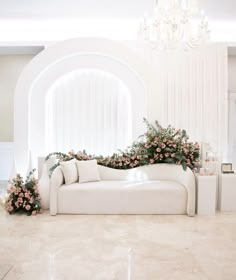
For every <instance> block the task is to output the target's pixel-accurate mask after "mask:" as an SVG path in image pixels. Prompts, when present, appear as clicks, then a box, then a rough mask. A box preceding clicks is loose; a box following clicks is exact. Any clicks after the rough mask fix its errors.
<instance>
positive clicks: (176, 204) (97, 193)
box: [55, 181, 187, 215]
mask: <svg viewBox="0 0 236 280" xmlns="http://www.w3.org/2000/svg"><path fill="white" fill-rule="evenodd" d="M57 198H58V205H57V213H61V214H115V215H117V214H181V215H182V214H186V205H187V191H186V188H185V187H184V186H183V185H181V184H180V183H177V182H173V181H147V182H128V181H123V182H122V181H118V182H117V181H100V182H92V183H85V184H77V183H76V184H71V185H63V186H61V187H60V188H59V190H58V197H57ZM55 214H56V213H55Z"/></svg>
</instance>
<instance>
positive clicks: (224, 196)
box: [219, 174, 236, 211]
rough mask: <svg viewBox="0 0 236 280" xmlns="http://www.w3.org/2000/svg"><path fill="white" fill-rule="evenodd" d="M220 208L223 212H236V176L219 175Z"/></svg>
mask: <svg viewBox="0 0 236 280" xmlns="http://www.w3.org/2000/svg"><path fill="white" fill-rule="evenodd" d="M219 207H220V210H221V211H236V174H220V175H219Z"/></svg>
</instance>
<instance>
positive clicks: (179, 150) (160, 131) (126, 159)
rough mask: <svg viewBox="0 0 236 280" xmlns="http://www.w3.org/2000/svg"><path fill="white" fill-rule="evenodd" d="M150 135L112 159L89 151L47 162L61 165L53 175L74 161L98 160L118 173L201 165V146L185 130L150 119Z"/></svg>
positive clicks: (119, 152) (58, 155) (148, 132)
mask: <svg viewBox="0 0 236 280" xmlns="http://www.w3.org/2000/svg"><path fill="white" fill-rule="evenodd" d="M144 122H145V124H146V126H147V132H146V133H145V134H144V135H141V136H140V137H139V138H138V140H137V141H135V142H133V144H132V145H131V146H130V147H128V148H127V149H126V150H125V151H121V150H119V151H118V152H117V153H114V154H113V155H112V156H107V157H104V156H94V155H89V154H87V153H86V151H85V150H84V151H79V152H78V153H74V151H70V152H69V153H68V154H64V153H61V152H54V153H50V154H49V155H48V156H47V157H46V160H48V159H49V158H50V157H52V156H56V158H57V160H58V162H57V163H56V164H55V165H54V166H52V167H51V169H50V171H51V172H52V171H53V170H54V169H55V168H56V167H57V166H58V165H59V164H60V162H61V161H68V160H71V159H73V158H76V159H77V160H91V159H96V160H97V162H98V164H100V165H104V166H107V167H111V168H116V169H129V168H134V167H138V166H143V165H148V164H154V163H170V164H178V165H182V167H183V169H184V170H186V169H187V167H189V168H190V169H193V168H195V167H196V166H198V164H199V150H200V147H199V144H198V143H197V142H196V143H193V142H189V141H188V139H189V137H188V135H187V133H186V131H185V130H181V129H178V130H177V129H175V128H173V127H171V126H168V127H166V128H163V127H162V126H161V125H160V124H159V123H158V122H157V121H156V122H155V123H154V124H150V123H149V122H148V121H147V120H146V119H144Z"/></svg>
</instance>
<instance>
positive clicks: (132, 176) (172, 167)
mask: <svg viewBox="0 0 236 280" xmlns="http://www.w3.org/2000/svg"><path fill="white" fill-rule="evenodd" d="M188 171H190V170H189V169H188ZM99 173H100V177H101V180H105V181H150V180H151V181H153V180H169V181H178V182H179V179H180V181H181V177H185V176H186V173H188V172H187V171H184V170H183V168H182V166H181V165H176V164H165V163H161V164H160V163H159V164H150V165H145V166H140V167H136V168H131V169H126V170H120V169H113V168H109V167H105V166H101V165H99ZM180 183H181V182H180Z"/></svg>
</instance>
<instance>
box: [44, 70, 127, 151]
mask: <svg viewBox="0 0 236 280" xmlns="http://www.w3.org/2000/svg"><path fill="white" fill-rule="evenodd" d="M48 96H49V98H48V100H47V104H48V105H47V125H46V126H47V129H46V130H47V146H48V148H47V149H48V152H52V151H62V152H68V151H70V150H71V149H74V150H75V151H79V150H84V149H85V150H86V151H87V152H88V153H90V154H96V155H100V154H101V155H109V154H113V153H114V152H115V151H116V150H117V149H124V148H125V147H126V146H127V145H129V143H130V141H131V133H130V132H131V113H130V112H131V102H130V92H129V91H128V89H127V87H126V86H125V85H124V84H123V83H122V82H121V81H120V80H118V79H117V78H116V77H115V76H113V75H111V74H108V73H105V72H102V71H99V70H91V69H87V70H86V69H84V70H80V71H76V72H73V73H69V74H67V75H66V76H64V77H62V78H61V79H60V80H59V81H57V82H56V84H55V85H54V86H52V88H51V89H50V92H49V94H48ZM50 116H51V117H50ZM50 132H51V133H50Z"/></svg>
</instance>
